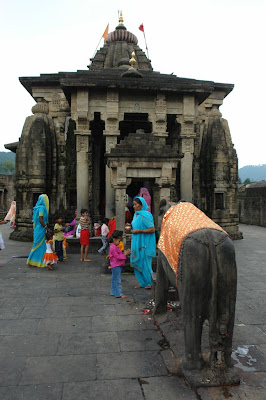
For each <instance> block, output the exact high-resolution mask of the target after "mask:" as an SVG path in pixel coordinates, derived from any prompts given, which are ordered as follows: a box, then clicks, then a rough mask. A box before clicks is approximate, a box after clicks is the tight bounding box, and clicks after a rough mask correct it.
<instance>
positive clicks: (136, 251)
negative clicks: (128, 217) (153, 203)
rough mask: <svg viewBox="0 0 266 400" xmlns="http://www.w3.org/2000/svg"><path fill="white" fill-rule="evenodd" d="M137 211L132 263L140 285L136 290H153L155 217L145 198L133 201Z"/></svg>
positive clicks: (134, 219)
mask: <svg viewBox="0 0 266 400" xmlns="http://www.w3.org/2000/svg"><path fill="white" fill-rule="evenodd" d="M133 208H134V210H135V214H134V218H133V221H132V231H131V233H132V237H131V253H130V263H131V266H132V267H133V268H134V270H135V276H136V278H137V280H138V282H139V285H137V286H135V289H139V288H141V287H144V288H146V289H150V288H151V274H152V257H155V256H156V241H155V233H154V232H155V227H154V222H153V216H152V214H151V213H150V212H149V211H148V205H147V203H146V201H145V200H144V198H143V197H135V198H134V199H133Z"/></svg>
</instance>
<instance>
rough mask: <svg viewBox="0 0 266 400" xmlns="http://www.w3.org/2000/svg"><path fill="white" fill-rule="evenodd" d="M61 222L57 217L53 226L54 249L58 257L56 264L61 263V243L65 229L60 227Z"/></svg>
mask: <svg viewBox="0 0 266 400" xmlns="http://www.w3.org/2000/svg"><path fill="white" fill-rule="evenodd" d="M62 222H63V217H62V216H59V217H58V218H57V219H56V224H55V226H54V247H55V252H56V255H57V257H58V262H62V261H63V241H64V231H65V228H64V227H63V225H62ZM68 225H69V224H66V225H65V226H68Z"/></svg>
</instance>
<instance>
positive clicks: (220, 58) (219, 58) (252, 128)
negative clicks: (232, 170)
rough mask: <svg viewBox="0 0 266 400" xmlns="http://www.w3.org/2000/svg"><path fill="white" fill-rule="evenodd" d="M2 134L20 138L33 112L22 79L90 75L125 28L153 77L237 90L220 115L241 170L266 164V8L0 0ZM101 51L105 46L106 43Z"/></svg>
mask: <svg viewBox="0 0 266 400" xmlns="http://www.w3.org/2000/svg"><path fill="white" fill-rule="evenodd" d="M0 4H1V9H0V40H1V42H0V45H1V74H0V79H1V82H0V83H1V97H0V98H1V100H0V101H1V134H0V151H4V150H5V148H4V144H5V143H10V142H15V141H17V140H18V138H19V137H20V135H21V131H22V128H23V124H24V121H25V118H26V117H27V116H29V115H31V107H32V106H33V105H34V104H35V102H34V100H33V99H32V97H31V96H30V95H29V93H28V92H27V91H26V90H25V89H24V88H23V86H22V85H21V84H20V83H19V81H18V77H20V76H38V75H40V74H41V73H56V72H60V71H71V72H73V71H76V70H81V69H87V65H88V64H89V59H90V58H91V57H92V56H93V54H94V52H95V49H96V46H97V44H98V42H99V40H100V38H101V36H102V34H103V32H104V30H105V28H106V25H107V24H108V23H109V24H110V25H109V26H110V30H109V32H110V31H113V30H114V29H115V27H116V26H117V24H118V10H122V12H123V17H124V25H125V26H126V27H127V29H128V30H129V31H130V32H132V33H134V34H135V35H136V36H137V37H138V40H139V43H138V44H139V46H140V47H141V48H142V49H143V50H145V42H144V38H143V33H142V32H141V31H140V30H139V29H138V27H139V25H140V24H141V23H143V24H144V29H145V34H146V39H147V44H148V50H149V57H150V59H151V61H152V66H153V69H154V70H155V71H160V72H162V73H169V74H170V73H172V72H173V73H174V74H175V75H177V76H179V77H186V78H193V79H200V80H201V79H202V80H212V81H216V82H223V83H233V84H234V85H235V88H234V90H233V91H232V92H231V93H230V94H229V95H228V96H227V97H226V98H225V102H224V105H223V106H222V107H221V108H220V111H221V112H222V113H223V117H224V118H226V119H227V120H228V122H229V127H230V131H231V136H232V140H233V143H234V145H235V148H236V151H237V154H238V159H239V167H242V166H244V165H249V164H252V165H253V164H254V165H257V164H266V157H265V153H266V146H265V145H266V138H265V134H266V129H265V123H264V115H265V89H266V84H265V80H266V78H265V71H266V65H265V64H266V63H265V39H266V34H265V33H266V32H265V31H266V29H265V26H266V23H265V16H266V1H265V0H201V1H199V0H179V1H178V0H171V1H169V0H164V1H158V0H153V1H150V0H123V1H116V0H113V1H112V0H93V1H91V0H75V1H74V0H46V1H43V2H41V1H36V0H0ZM101 45H103V39H102V41H101Z"/></svg>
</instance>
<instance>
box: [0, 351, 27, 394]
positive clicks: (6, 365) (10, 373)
mask: <svg viewBox="0 0 266 400" xmlns="http://www.w3.org/2000/svg"><path fill="white" fill-rule="evenodd" d="M25 363H26V358H25V357H8V358H7V357H2V356H1V358H0V386H9V385H10V386H13V385H18V384H19V382H20V378H21V374H22V371H23V369H24V367H25ZM1 399H2V398H1Z"/></svg>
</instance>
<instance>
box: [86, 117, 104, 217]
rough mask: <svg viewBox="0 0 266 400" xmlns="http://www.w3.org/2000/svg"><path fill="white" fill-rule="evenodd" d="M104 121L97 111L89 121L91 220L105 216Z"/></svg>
mask: <svg viewBox="0 0 266 400" xmlns="http://www.w3.org/2000/svg"><path fill="white" fill-rule="evenodd" d="M104 129H105V123H104V121H102V120H101V114H100V113H99V112H95V113H94V120H93V121H91V122H90V130H91V138H90V141H91V148H90V152H91V165H89V170H90V169H91V175H92V187H91V194H89V195H90V196H91V197H90V202H91V207H90V209H91V210H92V213H91V214H92V215H91V217H92V222H93V223H94V222H98V221H99V220H101V219H102V217H104V216H105V161H104V153H105V137H104V135H103V131H104Z"/></svg>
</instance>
